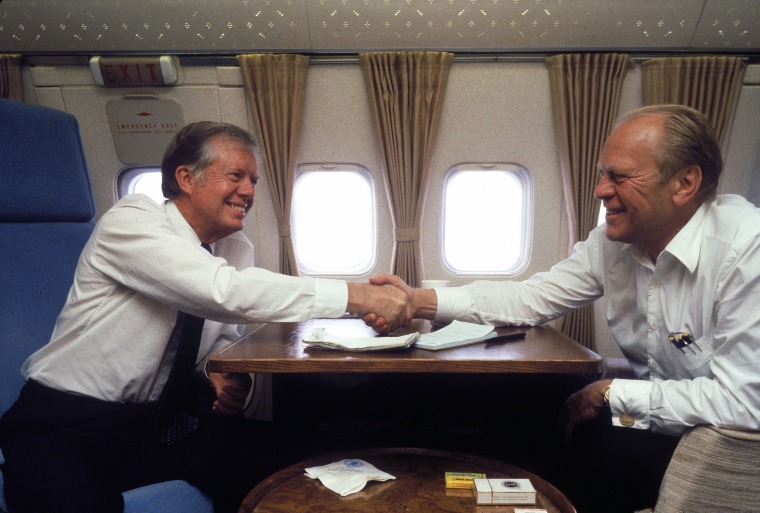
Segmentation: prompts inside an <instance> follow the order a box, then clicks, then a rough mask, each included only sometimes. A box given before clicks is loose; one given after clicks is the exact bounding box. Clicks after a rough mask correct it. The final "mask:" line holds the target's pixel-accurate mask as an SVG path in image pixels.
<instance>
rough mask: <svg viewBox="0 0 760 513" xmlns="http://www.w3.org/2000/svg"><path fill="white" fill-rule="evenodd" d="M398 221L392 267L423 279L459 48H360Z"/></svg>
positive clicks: (415, 282) (417, 280)
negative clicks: (430, 203)
mask: <svg viewBox="0 0 760 513" xmlns="http://www.w3.org/2000/svg"><path fill="white" fill-rule="evenodd" d="M359 59H360V62H361V66H362V70H363V73H364V78H365V82H366V85H367V92H368V96H369V102H370V108H371V111H372V115H373V119H374V122H375V128H376V134H377V137H378V141H379V145H380V148H381V155H382V164H383V167H384V171H385V172H384V176H385V180H386V185H387V187H386V189H387V191H388V200H389V202H390V205H391V211H392V213H393V222H394V228H395V230H394V240H395V243H394V249H393V260H392V266H391V272H392V273H394V274H397V275H398V276H400V277H401V278H402V279H404V280H405V281H406V282H407V283H409V284H410V285H412V286H414V287H417V286H419V285H420V282H421V279H422V258H421V248H420V224H421V219H422V211H423V207H424V198H425V192H426V189H427V183H428V176H429V172H430V160H431V156H432V154H433V150H434V147H435V139H436V135H437V133H438V125H439V122H440V116H441V106H442V104H443V98H444V94H445V91H446V82H447V80H448V73H449V69H450V67H451V62H452V60H453V54H451V53H447V52H383V53H361V54H359Z"/></svg>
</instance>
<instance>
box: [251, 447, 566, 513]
mask: <svg viewBox="0 0 760 513" xmlns="http://www.w3.org/2000/svg"><path fill="white" fill-rule="evenodd" d="M345 458H353V459H362V460H364V461H367V462H368V463H371V464H372V465H374V466H375V467H377V468H378V469H380V470H382V471H384V472H387V473H389V474H391V475H393V476H395V477H396V479H394V480H390V481H384V482H378V481H370V482H369V483H367V485H366V486H365V488H364V489H363V490H361V491H359V492H356V493H354V494H351V495H347V496H345V497H341V496H340V495H339V494H337V493H335V492H333V491H331V490H329V489H327V488H326V487H325V486H323V485H322V483H321V482H320V481H319V480H315V479H311V478H309V477H307V476H306V475H305V474H304V469H306V468H309V467H315V466H320V465H326V464H329V463H333V462H335V461H340V460H342V459H345ZM445 472H482V473H485V474H486V475H487V477H489V478H490V477H492V478H499V477H505V478H527V479H530V480H531V483H532V484H533V487H534V488H535V489H536V491H537V497H538V505H535V506H530V505H521V506H517V507H521V508H531V507H532V508H543V509H545V510H546V511H547V512H549V513H574V512H575V508H574V507H573V505H572V504H571V503H570V501H569V500H568V499H567V497H565V496H564V495H563V494H562V492H560V491H559V490H558V489H557V488H555V487H554V486H552V485H551V484H550V483H548V482H546V481H544V480H543V479H541V478H540V477H539V476H537V475H535V474H532V473H530V472H527V471H525V470H522V469H520V468H518V467H515V466H513V465H508V464H506V463H503V462H501V461H498V460H494V459H491V458H485V457H482V456H474V455H469V454H464V453H457V452H451V451H436V450H429V449H370V450H366V451H356V452H350V453H332V454H327V455H324V456H319V457H315V458H311V459H308V460H305V461H301V462H299V463H296V464H294V465H291V466H289V467H287V468H284V469H282V470H280V471H279V472H277V473H275V474H273V475H272V476H270V477H269V478H267V479H266V480H264V481H262V482H261V483H260V484H259V485H258V486H256V487H255V488H254V489H253V490H252V491H251V492H250V493H249V494H248V496H247V497H246V498H245V500H244V501H243V504H242V505H241V507H240V510H239V513H314V512H320V513H323V512H325V513H326V512H340V513H405V512H425V513H513V512H514V508H515V506H506V505H477V504H476V503H475V497H474V496H473V495H472V492H471V491H470V490H461V489H459V490H457V489H447V488H446V487H445V485H444V473H445Z"/></svg>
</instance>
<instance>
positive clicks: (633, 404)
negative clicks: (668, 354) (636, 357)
mask: <svg viewBox="0 0 760 513" xmlns="http://www.w3.org/2000/svg"><path fill="white" fill-rule="evenodd" d="M651 393H652V384H651V383H650V382H649V381H643V380H635V379H614V380H612V384H611V385H610V411H611V412H612V425H613V426H619V427H629V428H634V429H649V403H650V399H649V398H650V396H651Z"/></svg>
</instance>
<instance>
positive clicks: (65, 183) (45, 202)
mask: <svg viewBox="0 0 760 513" xmlns="http://www.w3.org/2000/svg"><path fill="white" fill-rule="evenodd" d="M94 217H95V201H94V200H93V197H92V189H91V188H90V177H89V175H88V174H87V164H86V163H85V159H84V152H83V151H82V141H81V139H80V137H79V124H78V123H77V120H76V118H75V117H74V116H72V115H71V114H67V113H65V112H62V111H59V110H55V109H50V108H47V107H40V106H38V105H32V104H28V103H21V102H16V101H12V100H6V99H2V98H0V221H3V222H19V221H24V222H31V221H89V220H91V219H93V218H94Z"/></svg>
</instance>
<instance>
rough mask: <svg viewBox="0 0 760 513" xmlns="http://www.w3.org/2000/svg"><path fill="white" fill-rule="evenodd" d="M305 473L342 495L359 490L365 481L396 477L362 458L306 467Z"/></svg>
mask: <svg viewBox="0 0 760 513" xmlns="http://www.w3.org/2000/svg"><path fill="white" fill-rule="evenodd" d="M306 475H307V476H309V477H310V478H312V479H319V480H320V481H321V482H322V484H323V485H325V486H326V487H327V488H329V489H330V490H332V491H333V492H335V493H338V494H340V495H341V496H343V497H345V496H346V495H350V494H352V493H355V492H358V491H360V490H361V489H362V488H364V486H365V485H366V484H367V481H387V480H389V479H396V478H395V477H394V476H392V475H390V474H388V473H386V472H383V471H382V470H378V469H377V468H376V467H375V466H374V465H372V464H370V463H367V462H366V461H364V460H355V459H345V460H340V461H336V462H335V463H330V464H329V465H322V466H321V467H311V468H307V469H306Z"/></svg>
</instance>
